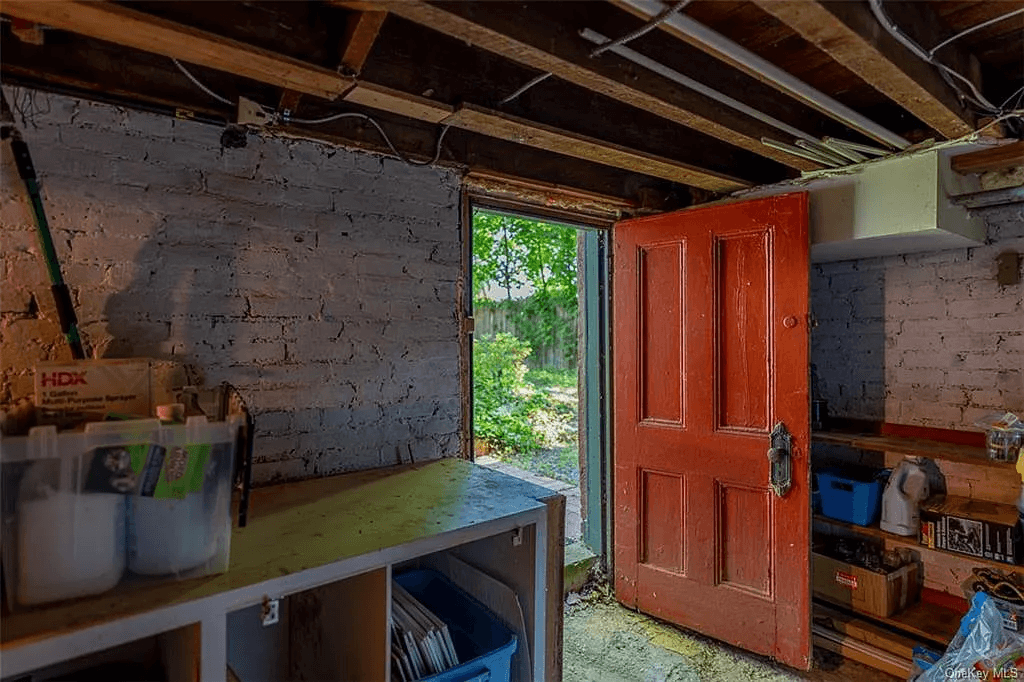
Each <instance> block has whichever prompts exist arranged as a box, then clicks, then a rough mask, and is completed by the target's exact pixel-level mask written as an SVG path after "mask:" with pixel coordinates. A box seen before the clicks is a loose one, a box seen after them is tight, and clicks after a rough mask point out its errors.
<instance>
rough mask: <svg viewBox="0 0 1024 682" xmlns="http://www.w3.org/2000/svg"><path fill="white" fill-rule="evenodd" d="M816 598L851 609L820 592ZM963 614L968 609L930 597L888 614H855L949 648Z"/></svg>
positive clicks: (834, 606)
mask: <svg viewBox="0 0 1024 682" xmlns="http://www.w3.org/2000/svg"><path fill="white" fill-rule="evenodd" d="M814 601H815V603H820V604H827V605H828V608H829V609H839V610H841V611H842V612H844V613H845V612H847V610H846V609H845V608H844V607H843V605H842V604H832V603H831V602H829V601H828V600H827V599H822V598H821V597H818V596H815V597H814ZM963 616H964V612H961V611H957V610H955V609H951V608H949V607H946V606H942V605H941V604H933V603H932V602H927V601H919V602H917V603H916V604H913V605H911V606H908V607H907V608H905V609H903V610H902V611H900V612H899V613H895V614H893V615H891V616H889V617H888V618H881V617H879V616H869V615H866V614H863V613H857V614H855V618H857V619H860V620H863V621H868V622H870V621H874V622H877V623H882V624H884V625H887V626H889V627H891V628H894V629H896V630H899V631H902V632H907V633H910V634H911V635H914V636H916V637H919V638H921V639H922V640H924V642H925V643H927V644H932V645H938V646H939V647H940V648H941V649H945V648H946V646H947V645H948V644H949V641H950V640H951V639H953V635H955V634H956V631H957V630H958V629H959V628H960V619H961V618H963Z"/></svg>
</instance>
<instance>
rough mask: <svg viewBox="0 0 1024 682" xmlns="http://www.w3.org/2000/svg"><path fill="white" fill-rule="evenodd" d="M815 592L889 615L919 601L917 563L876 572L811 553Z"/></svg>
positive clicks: (842, 603) (863, 610)
mask: <svg viewBox="0 0 1024 682" xmlns="http://www.w3.org/2000/svg"><path fill="white" fill-rule="evenodd" d="M811 559H812V564H811V584H812V586H813V590H814V596H816V597H820V598H822V599H824V600H826V601H829V602H832V603H833V604H839V605H840V606H845V607H847V608H849V609H853V610H854V611H859V612H861V613H866V614H869V615H872V616H879V617H881V618H887V617H889V616H891V615H892V614H894V613H896V612H898V611H902V610H903V609H905V608H906V607H907V606H909V605H911V604H913V603H914V602H916V601H917V598H918V595H919V594H920V584H919V582H918V565H917V563H912V564H908V565H906V566H904V567H903V568H899V569H897V570H895V571H892V572H891V573H887V574H885V573H875V572H874V571H869V570H868V569H866V568H861V567H860V566H854V565H852V564H848V563H846V562H844V561H839V560H838V559H833V558H832V557H828V556H825V555H824V554H817V553H812V554H811Z"/></svg>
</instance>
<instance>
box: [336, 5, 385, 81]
mask: <svg viewBox="0 0 1024 682" xmlns="http://www.w3.org/2000/svg"><path fill="white" fill-rule="evenodd" d="M387 16H388V13H387V12H374V11H370V12H366V11H363V12H353V13H352V14H351V15H349V18H348V24H347V25H346V27H345V43H344V47H343V48H342V51H341V70H342V72H343V73H345V74H346V75H349V76H358V75H359V73H360V72H361V71H362V70H363V64H365V63H366V58H367V57H369V56H370V50H372V49H373V43H374V41H376V40H377V34H379V33H380V27H381V26H383V25H384V19H386V18H387Z"/></svg>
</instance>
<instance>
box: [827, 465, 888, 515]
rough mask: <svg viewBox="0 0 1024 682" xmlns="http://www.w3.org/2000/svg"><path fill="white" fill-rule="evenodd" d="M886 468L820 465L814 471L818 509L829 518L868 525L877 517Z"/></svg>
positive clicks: (886, 472)
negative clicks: (818, 495) (878, 469)
mask: <svg viewBox="0 0 1024 682" xmlns="http://www.w3.org/2000/svg"><path fill="white" fill-rule="evenodd" d="M888 473H889V471H888V470H883V471H877V470H873V469H855V468H849V469H823V470H822V471H819V472H818V473H817V474H816V475H817V478H818V491H819V492H820V493H821V513H822V514H824V515H825V516H827V517H829V518H830V519H837V520H839V521H846V522H847V523H855V524H857V525H858V526H870V525H872V524H874V523H875V522H876V521H878V514H879V512H880V511H881V506H882V505H881V501H882V487H883V486H884V485H885V480H886V478H887V474H888Z"/></svg>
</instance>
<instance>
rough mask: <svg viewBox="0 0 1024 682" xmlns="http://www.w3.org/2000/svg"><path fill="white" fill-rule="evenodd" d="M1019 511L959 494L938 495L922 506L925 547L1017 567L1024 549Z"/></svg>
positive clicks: (1006, 505)
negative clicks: (1020, 535) (1018, 523)
mask: <svg viewBox="0 0 1024 682" xmlns="http://www.w3.org/2000/svg"><path fill="white" fill-rule="evenodd" d="M1017 516H1018V514H1017V508H1016V507H1015V506H1013V505H1012V504H1001V503H998V502H989V501H988V500H978V499H974V498H970V497H958V496H956V495H946V496H936V497H933V498H930V499H928V500H925V501H924V503H922V505H921V544H922V545H924V546H925V547H928V548H930V549H941V550H945V551H948V552H956V553H958V554H966V555H967V556H973V557H979V558H984V559H991V560H993V561H999V562H1001V563H1004V564H1016V563H1018V561H1019V558H1020V554H1021V549H1020V544H1021V543H1020V539H1019V538H1018V537H1017V533H1016V531H1015V529H1016V526H1017Z"/></svg>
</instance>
